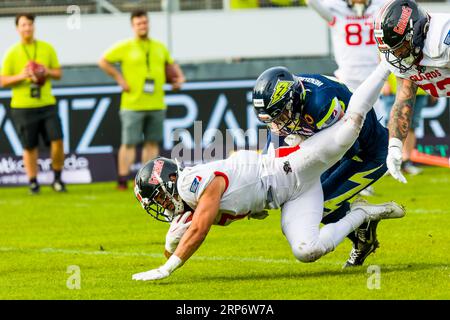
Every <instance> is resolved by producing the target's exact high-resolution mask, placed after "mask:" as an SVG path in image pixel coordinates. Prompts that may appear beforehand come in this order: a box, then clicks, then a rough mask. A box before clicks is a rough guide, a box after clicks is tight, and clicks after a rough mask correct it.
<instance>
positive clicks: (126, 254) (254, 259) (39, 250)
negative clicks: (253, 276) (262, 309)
mask: <svg viewBox="0 0 450 320" xmlns="http://www.w3.org/2000/svg"><path fill="white" fill-rule="evenodd" d="M0 252H24V253H27V252H32V253H62V254H83V255H98V256H101V255H105V256H116V257H150V258H158V259H159V258H164V255H163V254H162V253H145V252H114V251H88V250H72V249H57V248H34V249H32V248H14V247H0ZM190 259H191V260H200V261H238V262H252V263H253V262H262V263H279V264H292V263H297V262H298V261H297V260H294V259H292V260H289V259H265V258H262V257H234V256H228V257H222V256H193V257H191V258H190Z"/></svg>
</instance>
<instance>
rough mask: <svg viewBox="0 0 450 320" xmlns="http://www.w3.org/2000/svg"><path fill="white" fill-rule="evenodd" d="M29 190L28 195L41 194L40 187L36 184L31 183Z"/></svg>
mask: <svg viewBox="0 0 450 320" xmlns="http://www.w3.org/2000/svg"><path fill="white" fill-rule="evenodd" d="M29 188H30V191H29V192H30V195H38V194H39V193H40V192H41V187H40V186H39V183H37V182H31V183H30V186H29Z"/></svg>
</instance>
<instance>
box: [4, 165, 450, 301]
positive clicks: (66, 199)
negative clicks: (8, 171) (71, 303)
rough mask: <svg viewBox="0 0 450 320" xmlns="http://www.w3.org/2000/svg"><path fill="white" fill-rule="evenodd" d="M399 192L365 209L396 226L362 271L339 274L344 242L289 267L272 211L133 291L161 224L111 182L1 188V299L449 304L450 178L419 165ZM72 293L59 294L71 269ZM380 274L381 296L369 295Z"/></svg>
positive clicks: (159, 247)
mask: <svg viewBox="0 0 450 320" xmlns="http://www.w3.org/2000/svg"><path fill="white" fill-rule="evenodd" d="M407 178H408V179H409V183H408V184H406V185H401V184H400V183H398V182H396V181H394V180H393V179H392V178H390V177H384V178H383V179H381V180H380V181H379V182H377V183H376V184H375V189H376V193H377V195H376V196H374V197H371V199H370V201H372V202H382V201H386V200H396V201H398V202H400V203H402V204H404V205H405V206H406V208H407V215H406V217H404V218H403V219H399V220H386V221H382V222H381V223H380V224H379V228H378V237H379V240H380V244H381V247H380V248H379V249H378V250H377V252H376V253H375V254H373V255H371V256H370V257H369V258H368V259H367V260H366V265H365V266H363V267H358V268H353V269H350V270H348V269H346V270H342V269H341V266H342V264H343V262H344V261H345V260H346V259H347V257H348V252H349V250H350V248H351V243H350V241H349V240H345V242H344V243H342V244H341V245H340V246H339V247H338V248H337V249H336V250H335V251H334V252H331V253H330V254H328V255H326V256H325V257H323V258H321V259H320V260H319V261H316V262H314V263H310V264H305V263H300V262H297V261H296V260H295V258H294V256H293V255H292V254H291V252H290V249H289V246H288V243H287V241H286V240H285V238H284V237H283V235H282V233H281V229H280V215H279V212H277V211H274V212H272V213H271V215H270V216H269V217H268V218H267V219H265V220H262V221H259V220H245V221H238V222H235V223H233V224H231V225H230V226H228V227H218V226H214V227H213V228H212V229H211V232H210V234H209V235H208V237H207V239H206V241H205V243H204V244H203V245H202V247H201V248H200V250H199V251H198V252H196V253H195V255H194V256H193V258H192V259H191V260H189V261H188V262H187V263H186V264H185V265H184V266H183V267H182V268H181V269H179V270H177V271H176V272H175V273H174V274H172V276H170V277H169V278H167V279H164V280H161V281H159V282H136V281H132V280H131V275H132V274H133V273H137V272H141V271H146V270H149V269H152V268H154V267H158V266H159V265H160V264H162V263H163V262H164V261H165V258H164V257H163V254H162V251H163V248H164V239H165V232H166V230H167V228H168V224H165V223H161V222H157V221H156V220H153V219H152V218H151V217H150V216H148V215H147V214H146V213H145V211H143V210H142V209H141V208H140V205H139V204H138V203H137V201H136V200H135V199H134V195H133V193H132V191H131V190H130V191H129V192H119V191H116V190H115V189H114V188H115V184H113V183H102V184H91V185H71V186H69V193H67V194H55V193H54V192H53V191H51V190H50V188H49V187H45V186H44V187H43V188H42V194H41V195H40V196H29V195H28V194H27V192H28V190H27V189H26V188H2V189H0V299H174V300H180V299H221V300H222V299H224V300H227V299H249V300H252V299H275V300H278V299H283V300H297V299H449V298H450V268H449V264H450V232H449V226H450V203H449V201H448V200H449V195H450V171H449V170H448V169H439V168H426V169H425V172H424V174H422V175H420V176H415V177H407ZM74 265H75V266H78V267H79V268H80V272H81V282H80V285H81V288H80V289H79V290H77V289H73V290H71V289H68V288H67V281H68V279H69V277H70V276H71V273H68V272H67V271H68V268H69V266H74ZM369 265H375V266H378V267H379V268H380V271H381V273H380V278H379V289H376V288H375V289H369V288H368V285H367V284H368V282H369V283H373V282H372V280H373V278H374V276H373V275H372V273H368V269H367V267H368V266H369Z"/></svg>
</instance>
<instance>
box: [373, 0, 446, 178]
mask: <svg viewBox="0 0 450 320" xmlns="http://www.w3.org/2000/svg"><path fill="white" fill-rule="evenodd" d="M374 34H375V39H376V41H377V44H378V49H379V50H380V52H381V53H383V57H382V59H383V63H385V64H386V65H387V66H388V67H389V69H390V70H391V71H392V73H394V74H395V75H396V77H397V94H396V98H395V102H394V105H393V107H392V110H391V116H390V119H389V124H388V128H389V152H388V156H387V159H386V164H387V167H388V170H389V172H390V174H391V175H392V176H393V177H394V178H395V179H397V180H399V181H400V182H403V183H406V179H405V177H404V176H403V174H402V173H401V164H402V147H403V141H404V140H405V138H406V136H407V135H408V130H409V126H410V124H411V118H412V115H413V110H414V104H415V100H416V92H417V88H418V87H421V88H422V89H424V90H425V91H426V92H427V93H429V94H431V95H432V96H434V97H449V96H450V14H443V13H427V12H426V11H424V10H423V9H422V8H420V7H419V6H418V5H417V4H416V2H414V1H412V0H391V1H389V2H387V3H386V4H385V5H384V6H383V7H382V8H381V10H380V12H379V13H378V15H377V17H376V20H375V27H374Z"/></svg>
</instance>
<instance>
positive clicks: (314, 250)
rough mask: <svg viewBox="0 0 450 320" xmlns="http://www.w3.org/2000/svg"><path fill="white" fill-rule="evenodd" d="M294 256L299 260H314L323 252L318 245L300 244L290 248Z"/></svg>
mask: <svg viewBox="0 0 450 320" xmlns="http://www.w3.org/2000/svg"><path fill="white" fill-rule="evenodd" d="M292 252H293V253H294V256H295V258H297V260H299V261H301V262H314V261H316V260H317V259H319V258H320V257H322V256H323V254H324V252H323V250H322V248H320V246H318V245H311V244H300V245H298V246H296V247H295V248H292Z"/></svg>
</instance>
